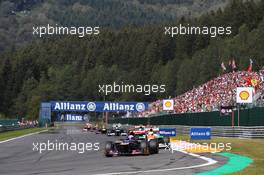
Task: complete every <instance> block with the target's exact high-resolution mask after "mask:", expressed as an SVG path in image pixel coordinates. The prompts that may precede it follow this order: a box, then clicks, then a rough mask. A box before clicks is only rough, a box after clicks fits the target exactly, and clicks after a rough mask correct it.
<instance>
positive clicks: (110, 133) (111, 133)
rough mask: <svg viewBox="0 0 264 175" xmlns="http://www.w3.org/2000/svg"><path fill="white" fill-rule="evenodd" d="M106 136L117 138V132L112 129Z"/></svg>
mask: <svg viewBox="0 0 264 175" xmlns="http://www.w3.org/2000/svg"><path fill="white" fill-rule="evenodd" d="M106 135H107V136H115V135H116V132H115V130H113V129H112V130H109V131H107V133H106Z"/></svg>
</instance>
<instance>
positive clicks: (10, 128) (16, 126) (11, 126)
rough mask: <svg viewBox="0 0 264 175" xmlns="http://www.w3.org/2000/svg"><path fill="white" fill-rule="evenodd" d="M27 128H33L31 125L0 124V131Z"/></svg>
mask: <svg viewBox="0 0 264 175" xmlns="http://www.w3.org/2000/svg"><path fill="white" fill-rule="evenodd" d="M27 128H33V126H24V127H20V126H18V125H14V126H13V125H5V126H0V133H1V132H6V131H16V130H21V129H27Z"/></svg>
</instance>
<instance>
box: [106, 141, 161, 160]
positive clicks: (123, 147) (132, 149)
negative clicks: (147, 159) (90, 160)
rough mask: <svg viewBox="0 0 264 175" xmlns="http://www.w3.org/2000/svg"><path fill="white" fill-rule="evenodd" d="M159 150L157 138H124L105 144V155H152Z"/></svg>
mask: <svg viewBox="0 0 264 175" xmlns="http://www.w3.org/2000/svg"><path fill="white" fill-rule="evenodd" d="M158 152H159V148H158V142H157V141H156V140H150V141H147V140H146V139H145V140H143V139H142V140H137V139H132V140H129V139H124V140H118V141H115V142H111V141H108V142H106V144H105V156H106V157H112V156H129V155H150V154H157V153H158Z"/></svg>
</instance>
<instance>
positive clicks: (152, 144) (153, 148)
mask: <svg viewBox="0 0 264 175" xmlns="http://www.w3.org/2000/svg"><path fill="white" fill-rule="evenodd" d="M149 152H150V154H157V153H159V145H158V141H157V140H156V139H153V140H150V141H149Z"/></svg>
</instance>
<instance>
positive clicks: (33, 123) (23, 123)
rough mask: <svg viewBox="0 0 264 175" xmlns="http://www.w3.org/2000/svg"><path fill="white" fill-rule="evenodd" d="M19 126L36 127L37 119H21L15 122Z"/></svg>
mask: <svg viewBox="0 0 264 175" xmlns="http://www.w3.org/2000/svg"><path fill="white" fill-rule="evenodd" d="M17 124H18V126H19V127H23V128H32V127H38V124H39V123H38V120H22V121H18V122H17Z"/></svg>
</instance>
